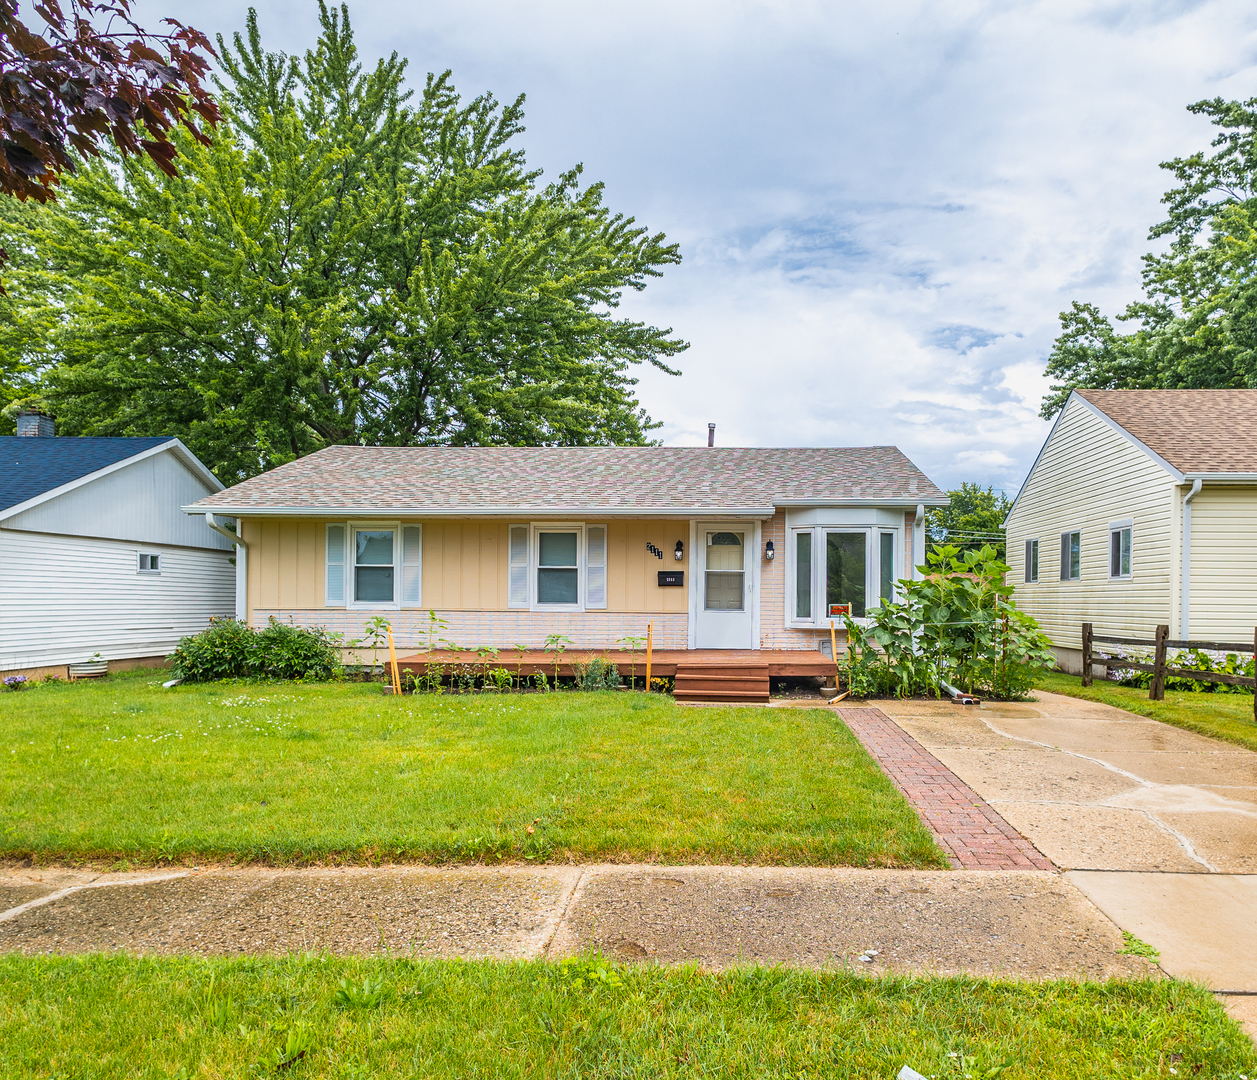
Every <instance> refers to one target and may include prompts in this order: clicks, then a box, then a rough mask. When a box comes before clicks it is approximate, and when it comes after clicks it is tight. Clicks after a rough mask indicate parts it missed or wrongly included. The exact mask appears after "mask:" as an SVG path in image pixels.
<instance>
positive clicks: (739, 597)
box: [694, 524, 756, 649]
mask: <svg viewBox="0 0 1257 1080" xmlns="http://www.w3.org/2000/svg"><path fill="white" fill-rule="evenodd" d="M697 539H698V549H699V552H698V558H697V560H695V563H696V567H697V569H698V573H699V578H698V581H697V582H696V585H697V593H698V595H697V604H696V605H695V607H696V609H697V610H696V612H695V623H694V647H695V648H697V649H753V648H754V647H755V641H754V635H753V629H754V620H753V613H752V604H753V595H752V594H753V589H754V581H753V580H752V578H753V575H752V571H753V570H754V559H755V555H756V551H755V530H754V528H753V527H748V526H746V525H707V524H702V525H700V526H699V528H698V537H697Z"/></svg>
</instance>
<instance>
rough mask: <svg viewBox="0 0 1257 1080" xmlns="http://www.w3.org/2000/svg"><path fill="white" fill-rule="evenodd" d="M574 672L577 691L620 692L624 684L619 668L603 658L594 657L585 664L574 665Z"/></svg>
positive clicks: (577, 663) (576, 663)
mask: <svg viewBox="0 0 1257 1080" xmlns="http://www.w3.org/2000/svg"><path fill="white" fill-rule="evenodd" d="M572 671H573V673H574V674H575V676H576V678H575V679H574V680H573V682H574V685H575V688H576V689H577V690H618V689H619V687H620V683H621V682H622V680H621V678H620V670H619V668H617V667H616V666H615V665H614V664H611V663H608V662H607V661H606V660H604V659H603V658H602V657H601V656H595V657H592V658H591V659H590V660H588V661H586V662H585V663H581V662H579V661H577V662H575V663H573V664H572Z"/></svg>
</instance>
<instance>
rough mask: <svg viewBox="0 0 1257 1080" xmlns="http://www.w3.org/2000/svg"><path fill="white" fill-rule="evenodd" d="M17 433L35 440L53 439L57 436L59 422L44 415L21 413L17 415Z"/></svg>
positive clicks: (28, 412)
mask: <svg viewBox="0 0 1257 1080" xmlns="http://www.w3.org/2000/svg"><path fill="white" fill-rule="evenodd" d="M17 433H18V434H19V435H28V436H30V437H32V438H35V439H51V438H52V437H53V436H54V435H56V434H57V422H56V421H55V420H54V419H53V418H52V417H51V416H45V415H44V414H43V413H37V412H30V411H29V410H28V411H24V412H20V413H18V414H17Z"/></svg>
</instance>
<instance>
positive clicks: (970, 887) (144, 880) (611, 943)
mask: <svg viewBox="0 0 1257 1080" xmlns="http://www.w3.org/2000/svg"><path fill="white" fill-rule="evenodd" d="M0 904H3V905H4V906H5V908H6V910H5V911H4V912H3V913H0V950H16V951H20V952H24V953H47V952H59V953H67V952H81V951H88V950H112V949H124V950H128V951H132V952H139V953H199V954H218V955H223V954H226V955H232V954H240V953H246V952H247V953H282V952H289V951H293V950H305V949H328V950H330V951H332V952H335V953H374V954H383V953H390V954H393V955H418V956H460V957H499V958H511V957H539V956H545V957H558V956H563V955H567V954H570V953H572V952H577V951H581V950H584V949H588V948H600V949H602V950H603V951H604V952H606V953H608V954H611V955H614V956H617V957H619V958H621V959H625V960H654V961H657V962H660V963H665V964H672V963H679V962H693V963H698V964H701V965H703V966H705V967H712V968H715V967H724V966H727V965H730V964H735V963H751V962H755V963H762V964H778V963H781V964H800V965H806V966H810V967H822V968H824V967H839V966H843V965H853V966H855V967H856V968H858V969H860V970H868V971H904V972H907V971H929V972H940V973H950V972H971V973H974V974H978V975H1002V976H1008V977H1015V978H1031V979H1039V978H1058V977H1067V976H1074V977H1088V978H1105V977H1108V976H1119V975H1137V974H1145V973H1149V972H1152V973H1155V972H1156V969H1155V967H1153V966H1152V965H1150V964H1148V963H1147V962H1146V961H1143V960H1141V959H1139V958H1136V957H1131V956H1123V955H1121V954H1119V952H1118V950H1119V949H1120V948H1121V944H1122V941H1121V935H1120V933H1119V931H1118V930H1117V928H1116V927H1115V926H1114V925H1113V924H1112V922H1111V921H1110V920H1109V919H1107V918H1106V917H1105V916H1104V915H1102V914H1101V913H1100V912H1099V911H1097V910H1096V908H1095V907H1094V905H1092V904H1091V903H1090V902H1089V901H1088V900H1087V899H1086V897H1084V896H1083V895H1082V893H1080V892H1079V891H1078V890H1077V889H1076V888H1074V886H1072V885H1071V884H1070V883H1069V882H1067V881H1065V880H1064V879H1063V878H1062V877H1061V876H1060V875H1059V874H1053V873H1050V872H1046V871H1035V870H1029V871H963V870H962V871H952V872H946V871H943V872H940V871H910V870H850V869H823V868H784V867H731V866H724V867H722V866H684V867H664V866H642V865H636V866H610V865H600V866H584V867H579V866H574V867H563V866H540V867H518V866H511V867H502V868H485V867H457V868H445V869H436V868H427V867H390V868H382V869H366V868H361V869H334V870H332V869H317V870H268V869H237V870H224V869H216V870H192V871H166V872H165V873H164V874H159V873H153V872H150V873H135V874H95V875H93V874H90V873H87V872H80V871H69V870H42V871H41V870H26V869H14V868H10V869H8V870H7V871H3V872H0ZM870 950H873V952H870ZM862 956H864V957H869V959H866V960H862V959H861V957H862Z"/></svg>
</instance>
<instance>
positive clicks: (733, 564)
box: [704, 532, 746, 611]
mask: <svg viewBox="0 0 1257 1080" xmlns="http://www.w3.org/2000/svg"><path fill="white" fill-rule="evenodd" d="M745 550H746V548H745V545H744V544H743V543H742V534H741V533H736V532H712V533H708V534H707V567H706V581H705V583H704V584H705V589H704V607H705V608H706V610H707V611H741V610H742V606H743V605H742V595H743V587H744V581H743V579H744V577H745V574H744V572H743V569H742V568H743V565H744V563H743V559H744V557H745V556H744V552H745Z"/></svg>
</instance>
